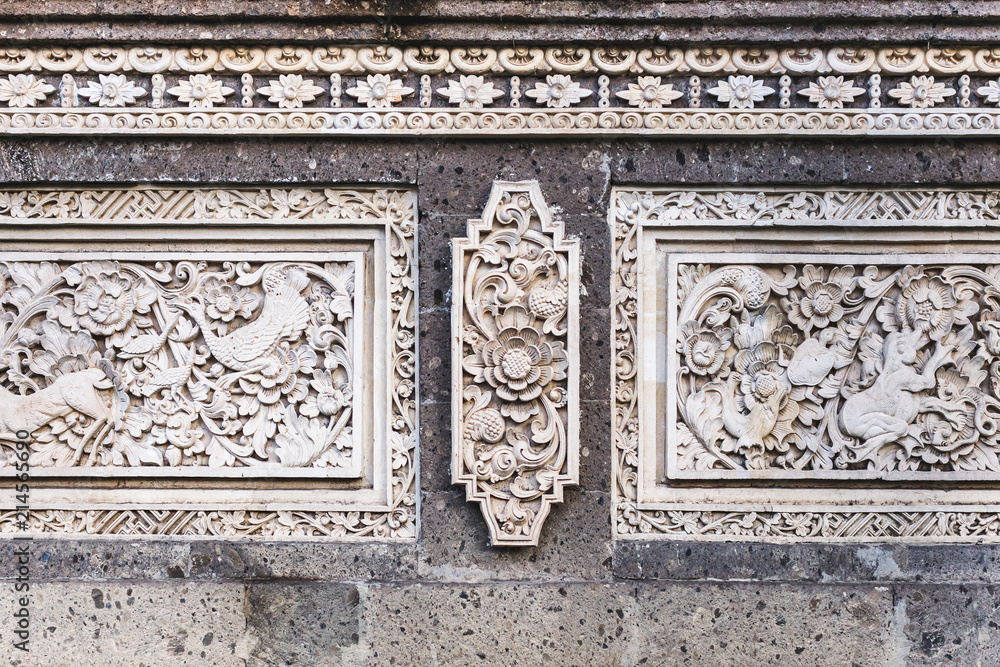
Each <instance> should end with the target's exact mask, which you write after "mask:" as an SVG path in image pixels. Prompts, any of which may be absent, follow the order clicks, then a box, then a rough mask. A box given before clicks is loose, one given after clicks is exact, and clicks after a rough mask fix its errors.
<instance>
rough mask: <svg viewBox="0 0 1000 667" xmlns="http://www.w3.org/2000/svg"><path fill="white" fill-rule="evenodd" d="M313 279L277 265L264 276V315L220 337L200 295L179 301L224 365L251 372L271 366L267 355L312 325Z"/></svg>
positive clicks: (180, 306)
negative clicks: (307, 292) (307, 293)
mask: <svg viewBox="0 0 1000 667" xmlns="http://www.w3.org/2000/svg"><path fill="white" fill-rule="evenodd" d="M308 284H309V279H308V277H307V276H306V275H305V273H304V272H302V271H296V270H283V269H280V268H273V269H271V270H269V271H268V272H267V273H266V274H265V275H264V280H263V285H264V303H263V305H262V306H261V312H260V315H259V316H257V318H256V319H254V320H253V321H252V322H250V323H249V324H246V325H245V326H242V327H240V328H239V329H236V330H234V331H231V332H229V333H228V334H226V335H225V336H219V335H217V334H215V333H214V332H213V331H212V327H211V326H210V325H209V323H208V322H207V320H206V317H205V304H204V302H203V301H202V297H201V296H200V295H197V294H194V295H191V296H190V297H189V300H188V301H181V300H177V301H176V302H175V303H176V306H177V307H179V308H182V309H183V310H185V311H186V312H187V313H188V314H190V315H191V317H192V319H194V321H195V322H197V323H198V326H199V327H200V328H201V332H202V335H203V336H204V337H205V344H206V345H208V349H209V350H210V351H211V352H212V356H214V357H215V358H216V359H217V360H218V361H219V362H220V363H221V364H222V365H223V366H225V367H226V368H228V369H230V370H233V371H249V370H256V369H259V368H263V367H264V366H265V365H267V363H268V360H267V355H268V353H269V352H271V351H272V350H273V349H274V348H275V346H276V345H277V344H278V343H279V342H280V341H282V340H295V339H297V338H298V337H299V336H300V335H301V334H302V332H303V331H305V328H306V326H307V325H308V324H309V302H307V301H306V300H305V298H304V297H303V296H302V290H304V289H305V288H306V287H307V286H308Z"/></svg>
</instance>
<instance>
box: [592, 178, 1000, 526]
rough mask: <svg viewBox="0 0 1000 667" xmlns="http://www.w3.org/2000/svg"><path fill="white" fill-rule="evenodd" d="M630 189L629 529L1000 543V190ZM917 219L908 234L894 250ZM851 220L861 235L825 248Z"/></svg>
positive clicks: (626, 208) (615, 295) (619, 498)
mask: <svg viewBox="0 0 1000 667" xmlns="http://www.w3.org/2000/svg"><path fill="white" fill-rule="evenodd" d="M612 199H613V211H612V213H611V229H612V233H613V238H614V244H615V254H614V267H613V274H612V302H613V303H612V306H613V308H612V312H613V327H614V329H613V330H614V340H613V343H614V349H615V351H616V353H615V358H614V359H613V362H612V375H613V379H614V388H613V392H612V401H613V407H612V410H613V424H614V426H613V436H614V442H615V448H616V456H615V460H614V475H615V485H614V494H615V510H614V522H615V533H616V535H617V536H618V537H639V536H643V537H655V536H658V535H659V536H664V537H672V538H675V539H765V540H794V539H815V540H862V541H864V540H885V539H897V538H905V539H910V540H922V541H963V540H982V539H987V540H997V539H1000V521H998V520H997V518H996V514H995V512H991V509H990V507H992V505H993V504H994V503H995V502H996V500H997V498H998V497H1000V489H998V488H997V485H996V480H997V479H998V475H1000V457H998V454H1000V441H998V440H997V434H996V429H995V427H994V424H995V423H996V419H997V417H1000V399H998V394H997V387H998V386H1000V384H998V382H997V380H996V379H995V378H994V375H995V373H996V372H997V369H998V368H1000V365H998V364H997V363H996V362H995V359H996V355H997V354H998V353H1000V324H997V322H998V321H1000V316H998V314H997V313H996V312H994V311H995V310H996V302H995V300H994V298H993V297H992V296H991V295H992V294H994V293H995V292H996V291H997V285H998V284H1000V283H998V282H997V281H998V280H1000V278H998V275H1000V274H998V273H997V269H996V267H995V266H993V265H992V264H990V263H989V257H991V255H988V254H982V253H989V252H991V250H990V248H991V247H992V244H996V243H998V242H1000V239H998V238H997V234H996V233H994V232H986V233H985V234H984V233H983V232H982V231H981V230H983V229H984V227H983V226H984V225H987V226H988V225H990V224H991V222H990V221H995V220H998V215H1000V194H998V193H996V192H992V191H962V190H958V191H955V190H927V191H892V190H889V191H878V190H875V191H870V190H869V191H866V190H840V191H836V190H835V191H808V190H807V191H795V190H781V191H721V192H719V191H665V190H650V191H643V190H633V189H627V188H623V189H618V190H616V191H615V193H614V195H613V198H612ZM848 221H849V223H848ZM900 222H903V224H906V225H907V228H908V236H907V243H908V244H909V245H908V246H907V247H906V248H905V250H901V249H898V248H897V249H895V250H893V251H889V250H886V251H884V252H883V251H881V250H880V246H879V244H880V243H885V244H889V245H887V246H886V248H890V247H893V245H892V243H893V235H894V231H893V230H894V228H895V226H896V225H898V224H900ZM772 226H774V227H779V226H780V227H781V228H782V229H781V230H780V231H779V230H775V231H774V232H771V231H768V228H769V227H772ZM837 227H847V228H850V229H859V230H861V231H858V232H854V233H852V232H849V231H844V232H838V233H837V234H836V236H837V241H835V242H833V243H836V244H839V245H838V249H836V250H829V251H827V254H825V255H824V254H823V253H817V252H815V251H814V250H813V248H814V247H815V246H814V245H812V244H811V243H810V241H809V240H808V239H810V238H812V237H813V235H814V234H815V233H817V232H818V230H819V229H831V228H837ZM692 228H694V229H698V228H701V229H705V230H708V229H711V230H712V236H713V237H714V238H716V239H718V241H708V240H706V241H697V240H691V239H692V238H697V235H698V232H692ZM640 231H641V239H642V241H640V235H639V233H640ZM732 238H739V239H740V245H741V247H745V248H747V251H746V253H747V254H740V253H734V252H732V251H731V246H729V247H727V244H729V243H730V241H729V239H732ZM779 238H780V239H781V243H782V244H784V247H787V246H788V245H789V244H791V245H792V246H793V247H791V248H789V249H788V250H785V251H784V253H778V252H776V251H775V250H774V249H775V247H776V246H775V243H776V239H779ZM941 238H948V239H950V241H951V242H952V243H954V244H955V246H954V247H955V248H956V250H955V252H954V253H953V254H949V255H942V254H940V253H937V254H935V253H936V251H937V250H938V249H939V248H940V245H939V241H938V239H941ZM852 243H854V244H857V245H856V246H855V248H856V249H852V247H851V244H852ZM795 244H800V247H794V245H795ZM862 248H864V249H865V250H866V251H867V253H869V254H859V252H860V249H862ZM751 258H752V260H751ZM640 262H641V263H642V265H643V266H644V267H645V268H643V270H642V271H639V263H640ZM660 299H663V301H660ZM640 355H641V356H640ZM664 371H665V372H664ZM681 480H684V481H685V483H683V484H682V483H680V481H681ZM735 480H743V482H741V483H740V484H736V482H735ZM747 480H750V482H749V485H747V483H746V481H747ZM753 480H767V484H766V485H764V486H757V484H756V482H754V481H753ZM782 480H789V481H782ZM790 480H796V485H791V482H790ZM882 480H884V481H882ZM969 480H975V481H977V482H979V483H980V484H981V486H980V487H978V488H977V489H976V490H974V491H966V490H964V487H963V485H964V484H965V483H967V482H968V481H969ZM806 481H808V482H809V483H810V484H824V485H830V484H831V483H832V484H834V486H832V487H827V488H825V489H824V490H818V489H815V488H810V487H809V486H802V484H803V483H804V482H806ZM929 481H933V482H934V484H935V485H936V486H934V487H933V490H930V489H929V488H928V487H926V486H921V484H924V483H926V482H929ZM692 484H693V485H692Z"/></svg>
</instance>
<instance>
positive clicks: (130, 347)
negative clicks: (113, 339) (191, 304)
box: [118, 315, 181, 359]
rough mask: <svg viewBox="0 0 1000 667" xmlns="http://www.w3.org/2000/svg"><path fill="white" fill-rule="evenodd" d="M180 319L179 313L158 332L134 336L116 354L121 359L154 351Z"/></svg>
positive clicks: (160, 345) (165, 339)
mask: <svg viewBox="0 0 1000 667" xmlns="http://www.w3.org/2000/svg"><path fill="white" fill-rule="evenodd" d="M180 319H181V318H180V315H178V316H177V317H175V318H174V319H173V321H172V322H171V323H170V324H168V325H167V326H165V327H164V328H163V331H161V332H160V333H158V334H142V335H141V336H136V337H135V338H133V339H132V340H130V341H129V342H128V344H127V345H126V346H125V347H123V348H122V349H121V352H119V353H118V356H119V357H121V358H122V359H132V358H135V357H142V356H145V355H147V354H150V353H151V352H156V351H157V350H159V349H160V348H161V347H163V344H164V343H165V342H166V341H167V336H168V335H169V334H170V332H171V331H173V329H174V327H175V326H177V322H178V321H179V320H180Z"/></svg>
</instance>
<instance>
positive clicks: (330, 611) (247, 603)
mask: <svg viewBox="0 0 1000 667" xmlns="http://www.w3.org/2000/svg"><path fill="white" fill-rule="evenodd" d="M154 4H155V3H154ZM186 4H190V5H191V6H192V7H191V8H190V9H187V10H185V12H182V13H178V14H174V15H171V16H168V17H167V20H165V21H163V22H158V21H154V22H153V23H151V24H149V23H146V21H147V20H148V19H147V16H144V15H138V14H136V13H133V11H132V10H133V9H134V5H133V3H117V4H116V3H111V4H109V5H107V6H106V7H103V8H102V9H101V13H100V15H95V16H92V17H79V18H71V17H69V16H68V15H67V14H65V13H63V14H61V15H60V12H68V11H69V10H68V9H65V8H63V9H60V5H59V3H36V2H22V3H17V2H15V3H11V4H10V5H7V6H5V7H4V8H0V14H7V15H8V16H10V15H11V14H13V17H12V18H13V26H11V25H8V26H7V27H5V28H4V29H2V30H0V38H2V39H4V40H5V41H7V42H9V43H18V42H19V40H25V39H32V38H38V39H46V40H53V39H61V38H64V37H68V38H70V39H74V40H81V41H91V40H92V39H94V38H95V37H96V38H102V39H103V38H107V37H114V38H115V39H126V40H128V39H134V38H142V39H145V38H148V36H149V35H150V34H152V35H155V37H156V38H157V39H162V40H169V39H177V40H181V41H183V40H188V39H204V37H203V35H202V32H204V31H206V30H207V31H209V32H210V33H211V37H210V38H211V39H227V38H230V37H240V38H246V37H253V38H255V39H262V40H286V39H295V38H298V37H300V36H301V37H302V38H303V39H306V40H312V39H325V38H327V35H329V34H330V33H332V34H333V37H334V38H344V35H347V34H350V35H351V37H350V39H355V40H358V39H365V40H376V39H379V37H380V34H379V31H380V30H384V31H385V32H386V33H388V32H390V28H392V29H391V32H393V33H396V34H400V33H401V34H402V35H404V36H405V37H406V38H411V39H428V38H430V39H434V38H441V39H445V40H448V39H455V38H456V37H457V36H458V35H461V37H462V38H463V39H469V38H468V37H466V34H465V33H459V32H456V31H457V30H459V28H458V27H456V26H461V25H464V24H463V23H461V22H459V21H458V19H454V18H448V17H443V18H442V13H447V12H448V10H449V9H451V10H453V11H454V13H455V14H461V15H463V16H464V18H463V20H465V21H470V20H471V19H469V18H468V17H469V15H470V13H473V12H475V11H484V12H492V13H493V15H492V16H491V17H490V19H489V20H491V21H495V22H496V25H497V26H499V28H498V29H502V31H503V32H502V33H497V35H499V34H509V35H511V36H516V37H518V38H519V39H523V40H527V41H533V40H537V41H540V42H547V41H551V40H567V39H597V38H600V37H602V31H603V30H605V29H606V30H608V31H610V32H611V33H612V35H613V36H615V37H616V38H623V37H627V38H629V39H637V40H644V39H647V38H649V37H650V36H651V35H652V34H653V31H654V30H655V31H662V32H664V33H665V35H666V37H665V38H664V39H671V40H675V39H684V40H688V39H690V40H701V39H706V40H716V41H725V40H738V39H746V38H747V35H750V37H749V38H751V39H760V40H765V39H770V38H772V37H773V38H774V39H781V40H788V41H791V42H794V41H796V40H799V39H805V38H809V39H814V38H817V37H818V38H820V39H824V40H838V39H850V38H852V37H853V35H855V34H857V33H856V32H855V31H856V30H862V31H863V32H864V33H865V35H866V36H867V37H868V38H874V39H879V38H881V39H885V40H888V41H891V42H897V41H907V42H909V41H915V40H934V39H970V40H975V39H984V38H992V37H993V36H994V34H995V32H994V31H995V25H994V24H995V13H993V12H991V11H990V7H989V6H987V5H989V3H962V2H950V3H938V2H914V3H835V5H836V7H835V6H834V5H827V4H825V3H823V4H822V7H821V6H820V4H817V3H807V2H787V3H777V5H775V3H771V4H761V5H758V4H755V3H732V4H733V5H734V6H735V5H737V4H738V5H739V7H738V8H730V7H715V4H717V3H712V4H713V11H714V12H716V13H717V15H718V16H720V17H721V18H720V21H719V24H718V25H716V24H715V23H713V22H704V23H703V22H701V18H700V17H701V11H702V10H703V9H704V8H705V7H704V3H657V4H655V5H654V4H653V3H649V4H648V5H647V3H634V4H635V5H636V6H641V8H640V9H636V8H630V9H628V10H622V12H623V14H625V18H626V19H627V20H622V21H609V22H601V21H597V22H595V23H589V22H586V21H581V20H580V18H579V17H580V16H581V15H582V13H583V12H585V11H587V10H589V9H598V8H599V9H600V10H601V11H602V12H605V13H607V14H610V15H616V14H615V12H616V11H617V10H616V9H615V8H614V7H611V5H613V4H615V3H607V6H601V3H546V6H548V5H551V10H552V11H553V12H554V13H558V12H565V15H564V17H563V18H560V19H558V20H554V21H552V22H551V23H547V22H538V23H525V24H524V25H521V19H522V18H523V17H524V14H528V13H531V12H534V13H535V16H537V15H538V13H539V12H541V11H542V9H541V8H539V7H532V8H530V9H529V8H527V7H525V6H524V4H525V3H502V2H497V3H463V2H454V3H447V2H442V3H417V4H419V5H421V8H420V10H421V12H424V16H423V17H420V18H418V17H417V14H418V13H419V12H417V11H416V10H412V9H407V8H405V5H406V4H407V3H398V4H399V6H398V7H396V6H395V5H396V4H397V3H380V2H372V3H350V2H341V3H332V6H333V7H335V8H336V11H338V12H340V13H339V14H332V15H331V14H329V13H327V12H334V10H333V9H324V7H323V5H322V3H278V4H280V5H282V11H280V12H272V13H270V14H269V13H268V12H270V11H271V10H270V9H268V10H264V9H263V7H260V8H256V10H255V11H260V12H261V16H260V17H259V18H257V17H248V18H246V20H245V21H244V19H243V18H240V19H236V18H233V16H232V15H231V14H226V13H225V12H227V11H229V12H241V11H242V8H241V7H237V5H240V4H241V3H232V2H230V3H200V5H205V6H206V7H208V6H209V5H212V4H215V5H217V6H221V7H223V8H224V9H223V10H220V12H221V13H220V14H215V15H212V14H211V12H208V10H207V9H203V8H196V7H195V5H196V4H198V3H186ZM265 4H266V5H269V7H271V6H272V3H261V5H265ZM477 4H481V5H482V6H481V7H473V5H477ZM494 4H495V5H496V7H493V5H494ZM561 4H565V5H571V4H572V5H575V8H571V9H566V8H565V7H560V5H561ZM369 5H370V7H369ZM383 5H386V7H383ZM389 5H392V6H393V7H389ZM778 5H780V6H781V8H782V9H785V10H787V12H788V14H787V15H778V16H775V15H774V14H773V12H775V11H777V10H776V9H775V7H776V6H778ZM903 5H906V7H905V8H904V7H903ZM286 6H287V7H286ZM945 6H947V7H948V8H950V12H951V13H950V16H949V17H948V18H945V17H944V16H943V15H942V13H943V12H944V11H945ZM11 8H14V9H11ZM392 9H395V10H397V11H398V12H399V15H397V16H394V17H393V18H392V19H389V18H386V12H390V11H391V10H392ZM286 10H287V11H286ZM425 10H426V11H425ZM847 10H851V11H854V10H857V11H858V12H859V13H865V12H868V13H869V15H870V16H871V17H872V18H873V20H871V21H864V22H860V24H859V23H857V22H852V20H851V19H849V18H848V19H844V18H842V17H843V15H844V13H849V12H848V11H847ZM175 11H179V10H178V8H177V7H174V6H170V7H168V6H166V5H164V6H162V7H161V6H158V5H157V6H154V7H153V8H152V9H151V10H150V12H163V13H165V14H170V13H171V12H175ZM838 11H839V12H840V13H838ZM435 12H437V14H435ZM503 12H508V13H509V14H508V15H507V16H504V15H503ZM519 12H523V13H524V14H518V13H519ZM819 12H826V13H828V14H830V15H829V16H825V17H818V18H817V17H815V16H814V14H818V13H819ZM879 12H881V13H882V15H883V16H881V17H880V16H879V14H878V13H879ZM911 12H915V14H912V15H914V16H915V18H913V19H912V20H911V19H910V18H908V16H910V15H911ZM768 13H771V15H770V16H768V17H765V18H766V19H767V20H761V21H760V25H756V24H754V22H755V21H757V20H758V18H759V17H761V16H764V15H767V14H768ZM32 14H36V16H34V17H33V16H32ZM890 14H891V16H892V18H891V20H889V19H885V18H884V16H885V15H890ZM676 16H680V19H681V24H682V25H683V26H685V28H684V30H681V29H680V28H678V27H677V26H678V23H677V22H675V19H674V17H676ZM303 17H304V18H303ZM953 17H954V18H953ZM472 18H475V17H474V16H473V17H472ZM251 19H252V20H251ZM351 21H357V25H358V26H359V27H358V29H357V31H356V32H354V31H352V29H351V28H350V27H349V25H350V22H351ZM230 22H233V23H232V25H230ZM255 22H256V23H255ZM646 22H648V23H649V24H650V26H652V27H647V26H646ZM397 25H398V26H400V27H399V28H395V27H392V26H397ZM785 25H787V26H788V27H787V29H786V28H785V27H784V26H785ZM859 25H860V27H859ZM719 26H723V27H719ZM140 28H141V29H143V30H144V29H146V28H148V29H149V30H151V31H152V32H151V33H145V32H141V31H140ZM195 29H197V31H198V32H197V34H196V32H194V31H195ZM397 30H398V31H399V33H397ZM479 30H484V31H485V28H480V29H479ZM984 31H985V32H984ZM474 32H475V31H474ZM497 35H494V34H493V33H489V32H488V31H485V32H484V33H483V37H484V38H487V37H488V38H490V39H500V37H499V36H497ZM383 38H384V37H383ZM695 43H698V42H697V41H695ZM998 152H1000V140H998V139H996V138H995V137H990V136H972V137H967V138H963V137H950V138H949V137H940V136H929V137H928V136H910V137H906V136H902V137H894V138H871V137H861V138H845V139H836V138H830V137H819V138H811V139H810V138H797V137H785V138H774V137H771V138H766V137H761V138H753V137H736V138H733V137H729V138H727V137H714V138H700V137H696V136H695V137H674V138H670V137H650V136H647V137H641V136H622V137H614V138H603V137H599V136H598V137H571V136H561V137H558V138H544V137H535V138H524V137H520V138H518V137H513V138H504V137H492V138H490V137H482V138H476V139H469V138H463V137H455V138H447V137H445V138H421V137H404V138H395V139H394V138H385V137H369V138H351V137H324V136H321V135H313V136H309V137H305V138H269V137H265V136H254V137H239V136H232V137H225V136H218V137H156V136H149V137H122V136H114V135H106V136H64V137H45V136H27V137H24V136H8V137H0V183H3V184H4V185H8V186H18V187H20V186H23V187H25V188H31V187H37V186H39V185H46V186H59V187H73V188H77V187H80V186H81V185H82V184H85V185H88V186H90V185H93V186H115V187H120V186H128V185H130V184H161V185H170V186H191V185H200V186H201V185H212V186H227V187H229V186H244V185H245V186H260V185H266V186H269V187H270V186H272V185H273V186H276V187H277V186H293V185H303V184H307V185H309V186H317V187H324V186H332V185H340V184H346V185H357V184H362V185H385V186H391V187H393V188H397V189H412V190H413V191H415V192H416V193H417V197H418V200H417V206H418V211H419V216H420V221H419V228H418V232H417V234H418V239H419V255H418V259H419V299H420V303H419V353H420V369H419V391H420V422H419V423H420V426H419V429H420V438H419V462H420V476H419V492H420V507H419V512H420V514H419V520H420V535H419V537H418V538H417V539H416V540H415V541H397V542H366V543H338V542H323V541H319V542H317V541H303V542H298V543H297V542H295V541H291V542H288V541H285V542H268V541H267V540H256V541H252V540H213V539H209V538H205V539H202V538H199V539H180V538H178V539H165V538H141V539H138V538H134V539H133V538H129V537H123V536H117V537H88V538H63V537H59V538H48V537H36V538H35V539H34V540H33V542H32V545H31V553H32V563H31V572H32V579H33V591H34V598H33V603H32V614H33V616H32V628H33V634H32V638H31V650H30V653H27V654H22V653H21V652H17V651H7V652H6V654H7V655H8V660H9V661H10V664H14V665H41V664H49V665H51V664H94V665H104V664H146V665H168V664H177V665H181V664H216V665H241V664H253V665H265V664H301V665H313V664H323V665H327V664H329V665H338V664H344V665H355V664H373V665H433V664H456V665H469V664H490V665H501V664H528V663H541V664H553V665H557V664H566V665H597V664H616V665H637V664H649V665H653V664H711V665H729V664H732V665H748V664H754V665H757V664H760V665H765V664H766V665H779V664H780V665H865V666H868V665H939V664H955V665H989V664H996V663H997V662H1000V612H998V611H997V609H998V607H1000V593H998V591H997V587H996V583H997V581H998V580H1000V550H998V547H997V545H995V544H952V545H947V544H941V545H928V546H923V545H921V546H914V545H907V544H905V543H900V542H893V543H890V544H886V543H878V542H876V543H855V544H851V543H819V544H817V543H809V544H793V543H773V542H766V541H762V542H760V543H754V542H725V541H719V542H685V541H643V540H614V539H612V525H611V520H612V506H611V505H612V460H613V456H614V452H613V450H612V441H611V407H610V400H609V395H610V386H611V377H610V374H609V367H610V363H611V352H610V351H609V344H610V341H611V340H612V336H611V331H610V322H611V318H610V313H609V306H610V295H609V284H610V275H611V274H610V272H611V255H612V245H611V239H610V237H609V225H608V218H607V212H608V207H609V203H610V192H611V188H612V186H615V185H648V186H650V187H652V186H662V185H679V184H684V185H685V186H696V185H704V186H713V187H714V186H726V185H732V186H748V187H754V186H761V187H766V186H779V185H780V186H803V187H824V186H843V185H850V186H886V187H890V186H909V187H913V186H914V185H918V186H921V187H923V186H926V187H948V186H962V187H977V186H978V187H984V186H987V187H993V186H996V185H997V184H998V183H1000V161H998V160H997V155H998ZM527 179H536V180H538V182H539V184H540V187H541V190H542V192H543V193H544V196H545V198H546V201H547V202H548V204H549V205H550V206H551V207H553V208H558V210H559V211H561V213H560V216H561V218H562V219H563V220H564V221H565V226H566V233H567V234H568V235H569V236H572V237H576V238H578V239H579V241H580V247H581V251H582V266H581V284H582V290H581V300H580V312H581V316H580V359H581V368H580V371H581V375H580V398H581V410H580V414H581V425H580V457H581V458H580V484H579V486H576V487H573V488H569V489H568V490H567V492H566V495H565V502H563V503H561V504H558V505H555V506H554V508H553V510H552V512H551V515H550V516H549V518H548V520H547V522H546V525H545V528H544V530H543V532H542V534H541V539H540V542H539V544H538V546H536V547H522V548H496V547H491V546H490V544H489V540H488V534H487V530H486V527H485V524H484V522H483V519H482V516H481V515H480V512H479V509H478V507H477V506H476V505H473V504H469V503H467V502H466V500H465V493H464V491H463V490H461V489H460V488H458V487H453V486H452V484H451V473H450V467H449V466H450V459H451V447H452V433H451V426H450V425H451V410H452V403H451V401H452V396H451V391H452V375H451V361H450V359H451V353H450V341H451V332H450V322H451V298H452V295H451V293H450V290H451V272H452V268H453V267H452V265H451V264H452V259H451V257H452V254H451V245H450V243H451V239H452V238H455V237H461V236H464V235H465V231H466V221H467V220H468V219H469V218H475V217H478V216H479V215H480V213H481V212H482V209H483V206H484V205H485V203H486V200H487V198H488V196H489V193H490V188H491V184H492V182H493V181H494V180H527ZM17 546H18V545H17V543H15V542H13V541H11V540H4V541H3V542H0V555H2V558H3V560H4V561H5V562H8V563H11V562H13V561H14V555H13V554H14V551H15V549H16V548H17ZM2 574H3V581H0V586H3V587H4V588H6V589H7V591H6V592H4V594H3V595H0V618H3V619H8V620H5V621H3V622H2V623H0V627H3V630H2V631H0V633H2V635H0V636H4V637H5V641H7V639H6V637H8V636H9V635H8V632H7V627H8V626H9V625H10V621H9V619H10V618H11V614H12V613H13V609H14V599H13V593H11V592H9V591H10V590H11V589H12V586H13V581H12V578H13V575H12V574H11V572H10V568H8V567H7V566H4V568H3V573H2Z"/></svg>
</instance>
